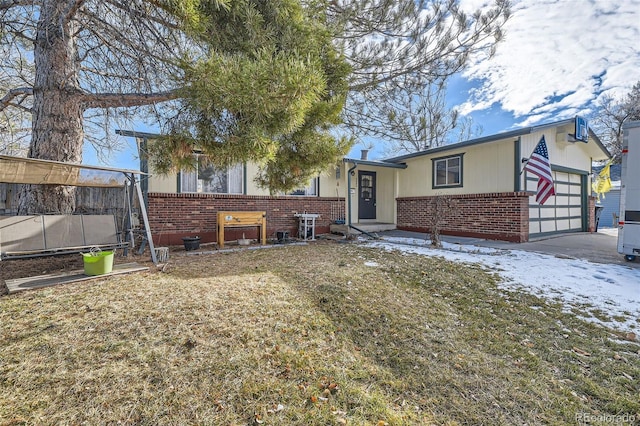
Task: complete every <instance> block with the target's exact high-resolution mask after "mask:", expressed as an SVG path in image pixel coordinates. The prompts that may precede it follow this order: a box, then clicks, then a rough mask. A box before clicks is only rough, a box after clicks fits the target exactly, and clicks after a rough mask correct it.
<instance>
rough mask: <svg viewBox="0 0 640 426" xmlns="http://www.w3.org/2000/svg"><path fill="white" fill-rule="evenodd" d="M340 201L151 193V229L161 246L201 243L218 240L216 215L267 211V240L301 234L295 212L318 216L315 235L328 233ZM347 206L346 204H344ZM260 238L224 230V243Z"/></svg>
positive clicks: (251, 231)
mask: <svg viewBox="0 0 640 426" xmlns="http://www.w3.org/2000/svg"><path fill="white" fill-rule="evenodd" d="M339 201H342V200H339V199H338V198H319V197H300V196H277V197H269V196H256V195H225V194H164V193H149V194H148V204H149V205H148V211H149V226H150V228H151V233H152V235H153V242H154V244H155V245H158V246H168V245H181V244H182V237H187V236H190V237H192V236H196V235H197V236H199V237H200V239H201V241H202V242H205V243H206V242H215V241H217V223H216V215H217V212H218V211H220V210H222V211H265V212H266V213H267V238H274V237H275V233H276V232H277V231H289V235H290V236H292V237H295V236H297V235H298V218H296V217H295V216H294V214H296V213H304V212H307V213H318V214H320V217H319V218H318V219H316V233H317V234H319V233H327V232H329V225H330V224H331V211H332V210H331V207H332V204H333V203H337V202H339ZM342 205H343V206H344V204H342ZM243 233H244V234H245V237H246V238H253V239H256V238H258V227H247V228H228V229H225V240H227V241H233V240H236V239H238V238H242V234H243Z"/></svg>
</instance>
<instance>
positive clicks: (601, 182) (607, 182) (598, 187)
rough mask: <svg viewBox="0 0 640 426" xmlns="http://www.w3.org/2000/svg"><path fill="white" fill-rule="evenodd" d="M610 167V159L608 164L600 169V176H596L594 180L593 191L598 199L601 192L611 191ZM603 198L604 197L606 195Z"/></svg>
mask: <svg viewBox="0 0 640 426" xmlns="http://www.w3.org/2000/svg"><path fill="white" fill-rule="evenodd" d="M610 167H611V161H609V162H608V163H607V164H606V166H604V167H603V168H602V170H600V173H598V176H596V178H595V180H594V182H593V183H592V184H591V187H592V189H593V192H595V193H596V195H597V196H598V201H600V194H604V193H606V192H609V191H611V174H610V170H609V169H610ZM602 198H604V196H603V197H602Z"/></svg>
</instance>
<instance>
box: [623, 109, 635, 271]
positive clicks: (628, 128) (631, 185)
mask: <svg viewBox="0 0 640 426" xmlns="http://www.w3.org/2000/svg"><path fill="white" fill-rule="evenodd" d="M622 129H623V131H624V138H623V142H622V186H621V188H620V221H619V223H618V253H621V254H624V255H625V256H624V257H625V259H627V260H628V261H630V262H632V261H634V260H635V259H636V256H637V255H640V121H630V122H628V123H626V124H624V126H623V127H622Z"/></svg>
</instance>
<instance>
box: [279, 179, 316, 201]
mask: <svg viewBox="0 0 640 426" xmlns="http://www.w3.org/2000/svg"><path fill="white" fill-rule="evenodd" d="M318 180H319V178H314V179H311V182H309V185H307V186H306V187H304V188H298V189H295V190H293V191H292V192H290V193H289V194H287V195H306V196H307V197H315V196H317V195H318Z"/></svg>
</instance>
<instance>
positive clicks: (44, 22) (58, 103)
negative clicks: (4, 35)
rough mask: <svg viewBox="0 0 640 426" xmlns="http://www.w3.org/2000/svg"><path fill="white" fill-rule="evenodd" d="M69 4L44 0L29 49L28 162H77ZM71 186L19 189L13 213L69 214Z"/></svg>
mask: <svg viewBox="0 0 640 426" xmlns="http://www.w3.org/2000/svg"><path fill="white" fill-rule="evenodd" d="M67 4H68V2H63V1H59V0H44V1H43V2H42V7H41V8H40V17H39V20H38V28H37V34H36V41H35V46H34V62H35V82H34V83H35V84H34V88H33V111H32V113H33V120H32V134H31V146H30V149H29V157H30V158H38V159H45V160H55V161H64V162H69V163H76V164H80V163H81V162H82V145H83V141H84V132H83V117H82V114H83V105H82V102H81V96H80V95H81V91H80V87H79V83H78V58H77V51H76V28H75V25H74V23H73V21H72V20H70V19H67V17H66V16H65V13H66V12H65V8H66V6H67ZM74 210H75V187H70V186H57V185H24V186H23V187H22V189H21V192H20V201H19V206H18V214H32V213H72V212H73V211H74Z"/></svg>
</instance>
